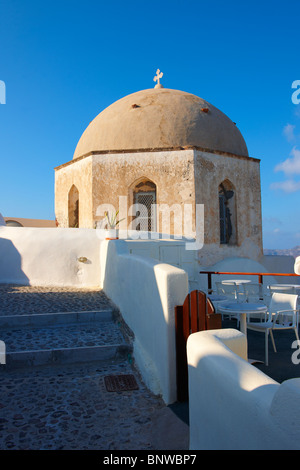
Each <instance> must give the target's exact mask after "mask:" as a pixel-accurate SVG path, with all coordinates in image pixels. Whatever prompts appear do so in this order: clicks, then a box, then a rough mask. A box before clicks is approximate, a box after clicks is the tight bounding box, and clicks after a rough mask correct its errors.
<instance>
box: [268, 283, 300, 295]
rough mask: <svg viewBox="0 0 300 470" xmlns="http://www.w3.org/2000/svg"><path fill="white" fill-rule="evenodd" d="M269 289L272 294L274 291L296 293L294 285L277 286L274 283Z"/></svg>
mask: <svg viewBox="0 0 300 470" xmlns="http://www.w3.org/2000/svg"><path fill="white" fill-rule="evenodd" d="M268 289H269V291H270V292H271V294H274V293H277V292H279V293H281V294H295V288H294V287H293V286H278V287H277V286H276V284H273V285H272V286H268Z"/></svg>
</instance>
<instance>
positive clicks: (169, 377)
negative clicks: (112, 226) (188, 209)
mask: <svg viewBox="0 0 300 470" xmlns="http://www.w3.org/2000/svg"><path fill="white" fill-rule="evenodd" d="M100 251H101V260H100V264H101V280H102V286H103V289H104V291H105V293H106V294H107V295H108V297H109V298H110V299H111V300H112V301H113V302H114V303H115V304H116V305H117V306H118V308H119V309H120V311H121V313H122V317H123V318H124V320H125V322H126V323H127V324H128V326H129V327H130V328H131V329H132V330H133V332H134V336H135V339H134V357H135V360H136V363H137V365H138V368H139V370H140V372H141V374H142V376H143V379H144V381H145V383H146V384H147V386H148V387H149V388H150V389H151V390H152V391H153V392H154V393H156V394H161V395H162V398H163V399H164V401H165V402H166V403H173V402H174V401H176V399H177V389H176V359H175V312H174V307H175V306H176V305H182V304H183V302H184V300H185V297H186V296H187V294H188V276H187V273H186V272H185V271H183V270H182V269H179V268H176V267H174V266H170V265H168V264H165V263H160V262H159V261H156V260H153V259H151V258H146V257H141V256H136V255H131V254H130V253H129V250H128V245H127V243H126V242H125V241H123V240H117V241H103V242H102V244H101V250H100Z"/></svg>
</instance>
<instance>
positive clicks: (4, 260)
mask: <svg viewBox="0 0 300 470" xmlns="http://www.w3.org/2000/svg"><path fill="white" fill-rule="evenodd" d="M100 243H101V241H100V240H99V237H98V236H97V233H96V230H93V229H72V228H32V227H5V226H1V227H0V260H1V262H0V283H1V284H9V283H13V284H25V285H38V286H47V285H48V286H73V287H96V286H100V265H99V250H100Z"/></svg>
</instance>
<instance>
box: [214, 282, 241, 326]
mask: <svg viewBox="0 0 300 470" xmlns="http://www.w3.org/2000/svg"><path fill="white" fill-rule="evenodd" d="M216 288H217V293H218V294H219V295H224V296H225V297H226V298H227V300H235V301H238V286H237V285H236V283H235V282H232V283H229V282H228V283H226V284H222V282H216ZM221 315H222V318H223V317H224V313H222V312H221ZM228 316H229V319H230V320H231V318H235V319H236V320H237V326H239V318H237V317H236V316H235V315H228Z"/></svg>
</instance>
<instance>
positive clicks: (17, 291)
mask: <svg viewBox="0 0 300 470" xmlns="http://www.w3.org/2000/svg"><path fill="white" fill-rule="evenodd" d="M111 306H112V303H111V302H110V300H109V299H108V298H107V296H106V295H105V293H104V292H103V291H102V290H99V289H88V288H84V289H77V288H72V287H35V286H18V285H5V284H3V285H0V316H1V315H25V314H26V315H30V314H31V313H56V312H75V311H77V312H79V311H89V310H100V309H101V308H107V307H111Z"/></svg>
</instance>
